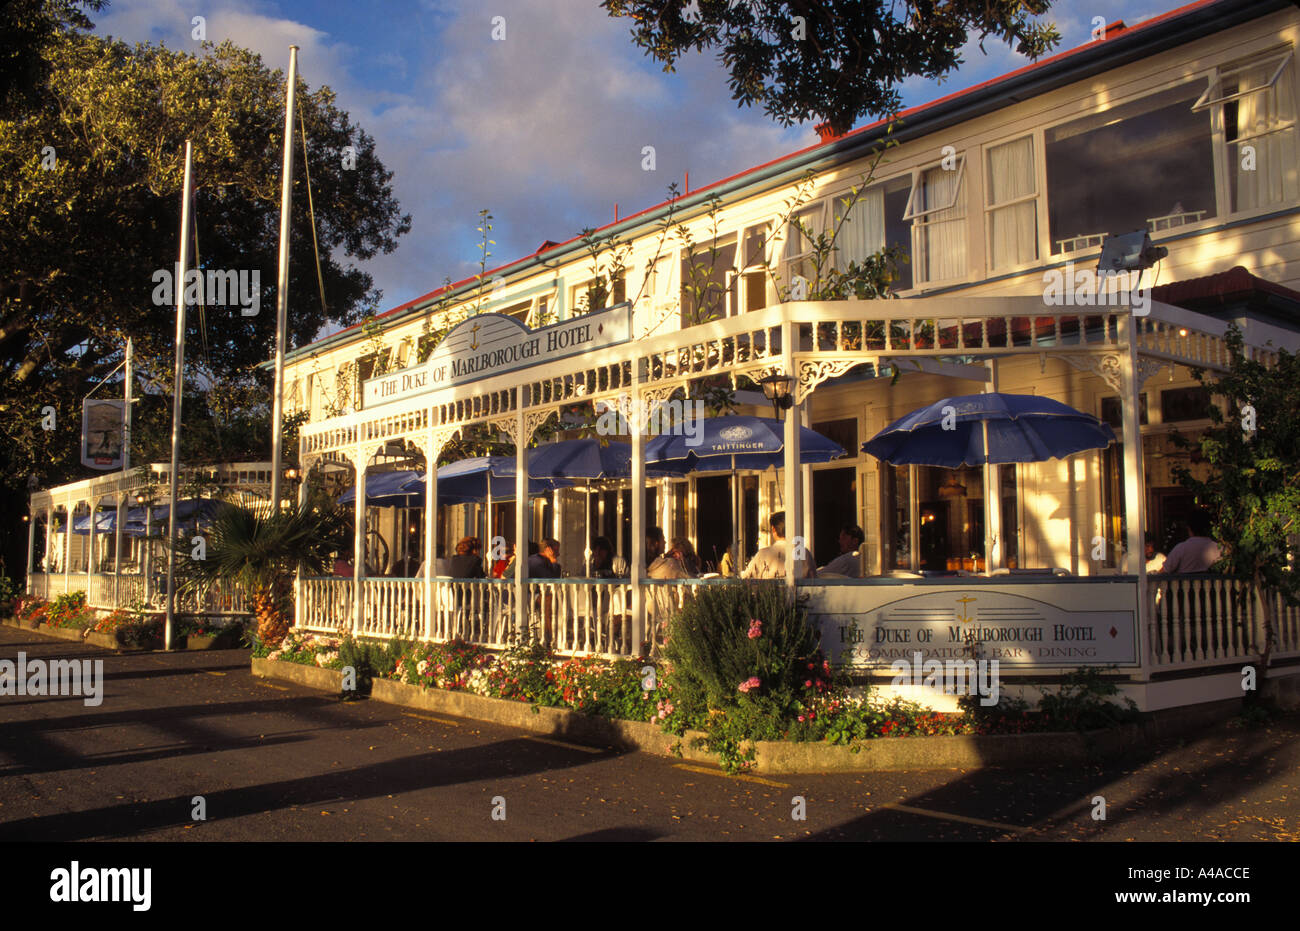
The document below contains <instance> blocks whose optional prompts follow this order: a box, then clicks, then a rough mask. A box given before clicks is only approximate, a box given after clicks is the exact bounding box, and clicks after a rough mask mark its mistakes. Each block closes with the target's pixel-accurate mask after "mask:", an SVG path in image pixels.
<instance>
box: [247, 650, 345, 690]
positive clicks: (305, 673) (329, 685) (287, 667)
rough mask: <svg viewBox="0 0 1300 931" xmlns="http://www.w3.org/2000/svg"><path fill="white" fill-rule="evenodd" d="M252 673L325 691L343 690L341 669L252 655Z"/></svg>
mask: <svg viewBox="0 0 1300 931" xmlns="http://www.w3.org/2000/svg"><path fill="white" fill-rule="evenodd" d="M251 665H252V673H253V675H255V676H257V677H258V678H261V679H283V680H284V681H286V682H296V683H297V684H298V685H305V686H307V688H309V689H322V690H323V691H326V692H342V691H343V670H341V669H321V668H320V667H319V666H303V665H302V664H300V663H281V662H279V661H278V660H270V659H265V658H263V657H258V656H254V657H253V658H252V661H251Z"/></svg>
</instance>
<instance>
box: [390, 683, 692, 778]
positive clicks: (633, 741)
mask: <svg viewBox="0 0 1300 931" xmlns="http://www.w3.org/2000/svg"><path fill="white" fill-rule="evenodd" d="M370 697H371V698H372V699H374V700H375V701H382V702H384V703H386V704H389V705H401V706H402V707H404V708H420V709H423V710H425V711H436V712H440V713H442V714H450V715H455V716H457V717H461V718H472V719H474V720H476V721H490V722H492V723H493V724H501V725H504V726H506V727H517V728H519V729H520V730H525V731H532V732H533V733H535V734H544V735H546V736H548V737H555V738H557V739H562V740H572V741H574V742H577V743H590V744H594V745H597V746H606V747H615V748H618V749H622V750H644V751H646V752H647V753H655V754H658V755H660V756H678V755H680V756H681V757H682V758H683V759H688V760H700V761H703V762H712V761H713V760H714V757H713V756H712V755H711V754H709V753H705V752H704V751H702V750H695V749H693V748H691V747H690V741H691V737H702V736H703V735H702V734H699V733H693V734H688V735H687V736H686V737H675V736H673V735H672V734H665V733H664V732H663V731H662V730H660V729H659V728H658V727H657V726H655V725H654V724H649V723H647V722H644V721H620V720H616V719H614V718H601V717H596V716H593V715H588V714H583V713H582V712H579V711H571V710H569V709H567V708H545V707H542V706H540V705H538V706H534V705H530V704H528V703H526V702H519V701H510V700H508V699H504V698H486V697H484V696H482V695H473V694H470V693H469V692H451V691H447V690H445V689H426V688H422V687H420V686H418V685H407V684H406V683H405V682H396V681H394V680H392V679H375V680H374V683H373V685H372V686H371V690H370ZM678 745H680V746H678ZM674 747H678V749H679V750H680V754H678V753H676V752H674Z"/></svg>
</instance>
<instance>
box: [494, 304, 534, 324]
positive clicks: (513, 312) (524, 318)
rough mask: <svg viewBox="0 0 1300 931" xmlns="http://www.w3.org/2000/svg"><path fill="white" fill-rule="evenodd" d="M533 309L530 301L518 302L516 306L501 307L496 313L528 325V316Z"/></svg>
mask: <svg viewBox="0 0 1300 931" xmlns="http://www.w3.org/2000/svg"><path fill="white" fill-rule="evenodd" d="M532 309H533V302H532V301H520V302H519V303H518V304H511V305H510V306H509V307H503V308H501V309H500V310H498V311H497V313H499V314H504V315H505V316H507V317H514V318H515V319H516V320H519V321H521V322H523V323H525V324H527V323H528V314H529V312H530V311H531V310H532Z"/></svg>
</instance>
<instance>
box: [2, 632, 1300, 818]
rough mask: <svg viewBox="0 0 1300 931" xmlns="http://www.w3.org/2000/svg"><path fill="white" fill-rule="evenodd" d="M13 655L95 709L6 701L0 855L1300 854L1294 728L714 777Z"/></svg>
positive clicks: (399, 714) (239, 689) (26, 641)
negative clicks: (152, 844)
mask: <svg viewBox="0 0 1300 931" xmlns="http://www.w3.org/2000/svg"><path fill="white" fill-rule="evenodd" d="M19 651H22V652H24V653H26V655H27V657H28V658H29V660H30V659H41V660H54V659H70V658H79V659H83V658H89V659H100V660H103V663H104V667H103V668H104V676H105V682H104V693H103V701H102V703H101V704H99V705H97V706H90V705H87V704H86V703H85V702H84V701H83V699H82V698H81V697H77V696H58V697H50V696H32V695H26V696H19V695H8V696H0V840H6V841H15V840H41V841H88V840H139V841H200V840H219V841H285V840H312V841H352V840H361V841H376V840H400V841H430V840H432V841H441V840H462V841H463V840H473V841H484V840H504V841H529V840H539V841H540V840H645V841H652V840H679V841H718V840H724V841H725V840H748V841H756V840H780V841H788V840H859V841H884V840H913V841H915V840H921V841H935V840H972V841H994V840H998V841H1016V840H1109V841H1127V840H1132V841H1170V840H1208V841H1213V840H1218V841H1223V840H1235V841H1287V840H1290V841H1295V840H1300V716H1297V715H1289V716H1286V717H1283V718H1280V719H1276V720H1274V721H1273V722H1271V723H1269V724H1267V725H1266V726H1264V727H1260V728H1249V727H1246V726H1244V725H1243V724H1241V723H1240V722H1238V721H1232V722H1226V723H1224V724H1222V725H1219V726H1216V727H1213V728H1209V729H1206V730H1204V731H1203V732H1201V733H1199V734H1197V735H1196V736H1195V737H1194V738H1189V739H1184V740H1176V741H1170V742H1167V743H1165V744H1161V745H1158V746H1152V747H1149V748H1144V749H1143V751H1142V756H1141V758H1140V759H1137V760H1135V761H1128V762H1126V763H1125V764H1123V765H1119V764H1116V765H1109V766H1090V767H1073V766H1072V767H1063V766H1055V765H1052V762H1051V761H1050V760H1044V761H1043V766H1042V767H1041V768H1036V769H1033V770H1010V769H983V770H938V771H925V772H896V773H863V774H837V775H818V774H809V775H779V776H770V777H769V776H763V775H762V774H757V775H750V776H740V777H728V776H726V775H725V774H723V773H722V772H721V771H720V770H718V769H716V768H714V767H710V766H704V765H700V764H696V763H687V762H683V761H680V760H674V759H670V758H662V757H657V756H652V755H649V754H645V753H640V752H619V751H615V750H611V749H608V748H602V747H590V746H581V745H577V744H572V743H567V742H562V741H557V740H551V739H546V738H541V737H538V736H535V735H531V734H527V733H525V732H521V731H517V730H513V729H510V728H506V727H501V726H497V725H491V724H485V723H481V722H477V721H472V720H467V719H458V718H452V717H449V716H444V715H435V714H429V713H423V712H415V711H409V710H405V709H402V708H398V707H395V706H391V705H385V704H382V703H380V702H375V701H354V702H343V701H340V700H339V699H338V698H337V697H336V696H333V695H326V694H322V693H319V692H315V691H312V690H309V689H306V688H302V687H299V686H295V685H289V684H285V683H279V682H267V681H264V680H259V679H255V678H254V677H253V676H252V675H251V674H250V673H249V668H248V654H247V652H246V651H237V650H229V651H208V652H192V653H172V654H166V653H142V654H123V655H116V654H113V653H108V652H105V651H102V650H97V649H94V648H88V647H84V646H81V645H79V644H76V643H69V642H65V641H57V640H51V639H47V638H45V637H42V636H40V635H38V634H36V633H33V632H28V631H21V630H17V629H14V628H9V627H5V628H0V659H15V658H16V657H17V654H18V653H19ZM1097 796H1101V797H1102V798H1104V799H1105V800H1106V818H1105V820H1097V819H1096V818H1094V813H1095V811H1096V810H1097V805H1096V803H1095V802H1094V799H1095V798H1096V797H1097ZM199 814H202V815H203V817H202V818H198V817H197V815H199ZM801 815H802V817H800V816H801Z"/></svg>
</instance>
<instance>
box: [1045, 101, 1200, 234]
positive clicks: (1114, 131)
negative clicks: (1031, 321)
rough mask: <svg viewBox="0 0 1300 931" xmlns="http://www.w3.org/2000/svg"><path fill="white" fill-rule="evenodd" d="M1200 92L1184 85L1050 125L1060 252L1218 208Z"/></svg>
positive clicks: (1050, 179) (1048, 156)
mask: <svg viewBox="0 0 1300 931" xmlns="http://www.w3.org/2000/svg"><path fill="white" fill-rule="evenodd" d="M1198 94H1199V91H1198V89H1197V85H1194V84H1183V85H1180V86H1178V87H1172V88H1169V89H1168V90H1164V91H1160V92H1159V93H1156V94H1152V95H1151V96H1149V97H1143V98H1142V99H1140V100H1135V101H1132V102H1130V103H1126V104H1122V105H1120V106H1118V107H1112V108H1110V109H1108V110H1103V111H1102V112H1100V113H1093V114H1090V115H1089V116H1085V117H1083V118H1081V119H1077V120H1073V121H1072V122H1069V123H1065V124H1063V125H1061V126H1055V127H1052V128H1051V129H1048V130H1047V131H1046V133H1045V134H1044V140H1045V146H1044V163H1045V165H1046V167H1047V211H1048V228H1049V230H1050V237H1051V253H1052V254H1053V255H1057V254H1063V253H1069V252H1076V251H1080V250H1096V249H1099V248H1101V243H1102V241H1103V240H1104V239H1105V238H1106V235H1107V234H1108V233H1131V232H1134V231H1136V230H1146V231H1147V232H1149V233H1151V234H1152V235H1154V236H1158V235H1159V234H1161V233H1164V232H1167V231H1169V230H1172V229H1176V228H1178V227H1180V226H1186V225H1188V224H1191V223H1197V222H1200V221H1201V220H1205V219H1208V218H1210V217H1213V216H1215V215H1216V209H1215V196H1214V190H1215V189H1214V143H1213V137H1212V135H1211V128H1210V115H1209V113H1208V112H1207V111H1205V110H1201V111H1199V112H1198V111H1195V110H1193V106H1192V105H1193V103H1194V102H1195V101H1196V99H1197V95H1198Z"/></svg>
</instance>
